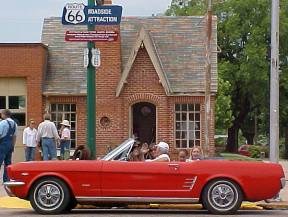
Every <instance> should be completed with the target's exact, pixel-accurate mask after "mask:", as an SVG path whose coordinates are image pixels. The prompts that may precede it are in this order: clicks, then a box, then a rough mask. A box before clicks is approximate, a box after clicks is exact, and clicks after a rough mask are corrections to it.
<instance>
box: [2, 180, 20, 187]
mask: <svg viewBox="0 0 288 217" xmlns="http://www.w3.org/2000/svg"><path fill="white" fill-rule="evenodd" d="M3 185H5V186H7V187H9V188H10V187H18V186H23V185H25V182H18V181H9V182H4V183H3Z"/></svg>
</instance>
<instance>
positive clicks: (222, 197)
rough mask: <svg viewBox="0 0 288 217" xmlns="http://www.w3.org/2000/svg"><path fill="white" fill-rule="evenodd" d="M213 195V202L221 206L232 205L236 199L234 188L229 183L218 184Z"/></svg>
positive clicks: (212, 192)
mask: <svg viewBox="0 0 288 217" xmlns="http://www.w3.org/2000/svg"><path fill="white" fill-rule="evenodd" d="M211 196H212V197H211V199H212V202H213V203H214V204H215V205H216V206H218V207H221V208H225V207H228V206H230V205H231V204H232V203H233V201H234V199H235V193H234V191H233V189H232V188H231V187H230V186H229V185H227V184H219V185H216V186H215V187H214V188H213V189H212V191H211Z"/></svg>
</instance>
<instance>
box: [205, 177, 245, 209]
mask: <svg viewBox="0 0 288 217" xmlns="http://www.w3.org/2000/svg"><path fill="white" fill-rule="evenodd" d="M242 200H243V193H242V190H241V189H240V187H239V185H238V184H236V183H235V182H233V181H231V180H219V179H218V180H214V181H211V182H210V183H208V184H207V186H205V188H204V191H203V194H202V203H203V207H205V208H206V209H207V210H208V211H209V212H211V213H213V214H218V215H219V214H222V215H227V214H234V213H236V212H237V210H238V209H239V208H240V206H241V203H242Z"/></svg>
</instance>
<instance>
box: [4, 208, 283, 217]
mask: <svg viewBox="0 0 288 217" xmlns="http://www.w3.org/2000/svg"><path fill="white" fill-rule="evenodd" d="M0 216H3V217H4V216H9V217H30V216H33V217H34V216H35V217H37V216H39V217H43V216H44V215H38V214H36V213H35V212H34V211H33V210H27V209H25V210H22V209H0ZM58 216H69V217H76V216H77V217H80V216H83V217H84V216H85V217H86V216H96V217H104V216H105V217H119V216H123V217H142V216H144V217H146V216H147V217H148V216H156V217H174V216H175V217H176V216H177V217H178V216H179V217H180V216H181V217H184V216H191V217H192V216H193V217H208V216H209V217H216V216H217V215H209V214H208V213H207V211H202V210H198V211H194V210H193V211H191V210H189V211H186V210H179V211H178V210H158V209H157V210H119V209H118V210H117V209H115V210H111V209H109V210H105V209H103V210H73V211H72V212H71V213H69V214H63V215H58ZM240 216H241V217H268V216H269V217H271V216H279V217H287V216H288V210H259V211H254V210H253V211H252V210H251V211H250V210H249V211H247V210H245V211H244V210H243V211H239V212H238V213H237V215H233V217H240ZM219 217H220V216H219ZM221 217H222V216H221Z"/></svg>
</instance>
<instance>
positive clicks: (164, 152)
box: [128, 142, 203, 162]
mask: <svg viewBox="0 0 288 217" xmlns="http://www.w3.org/2000/svg"><path fill="white" fill-rule="evenodd" d="M202 156H203V153H202V150H201V148H200V147H198V146H195V147H194V148H192V149H191V152H190V156H189V154H188V151H187V150H186V149H183V150H181V151H179V155H178V161H180V162H189V161H192V160H201V159H202V158H203V157H202ZM128 160H129V161H154V162H161V161H163V162H169V161H170V157H169V145H168V144H167V143H166V142H159V143H158V144H157V145H156V144H154V143H152V144H150V145H148V144H147V143H143V144H142V145H141V144H140V143H139V142H136V143H135V144H134V145H133V147H132V150H131V152H130V154H129V157H128Z"/></svg>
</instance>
